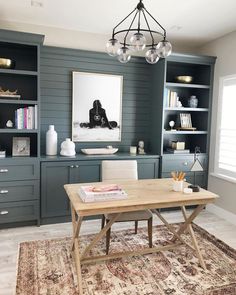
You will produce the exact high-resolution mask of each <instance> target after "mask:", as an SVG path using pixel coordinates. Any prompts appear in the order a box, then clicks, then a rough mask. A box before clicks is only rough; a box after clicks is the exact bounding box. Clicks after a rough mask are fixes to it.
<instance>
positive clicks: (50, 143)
mask: <svg viewBox="0 0 236 295" xmlns="http://www.w3.org/2000/svg"><path fill="white" fill-rule="evenodd" d="M56 154H57V132H56V131H55V129H54V125H49V129H48V131H47V133H46V155H47V156H55V155H56Z"/></svg>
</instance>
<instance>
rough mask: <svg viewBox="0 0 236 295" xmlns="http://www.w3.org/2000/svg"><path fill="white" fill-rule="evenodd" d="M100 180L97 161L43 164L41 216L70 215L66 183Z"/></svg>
mask: <svg viewBox="0 0 236 295" xmlns="http://www.w3.org/2000/svg"><path fill="white" fill-rule="evenodd" d="M99 180H100V164H99V162H97V161H92V162H86V161H66V162H64V161H63V162H62V161H58V162H44V163H42V164H41V218H50V217H59V216H68V215H69V214H70V206H69V200H68V197H67V195H66V193H65V190H64V187H63V186H64V184H67V183H82V182H96V181H99Z"/></svg>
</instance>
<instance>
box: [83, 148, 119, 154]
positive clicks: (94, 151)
mask: <svg viewBox="0 0 236 295" xmlns="http://www.w3.org/2000/svg"><path fill="white" fill-rule="evenodd" d="M117 151H118V149H117V148H111V147H109V148H97V149H81V152H82V153H84V154H86V155H110V154H114V153H116V152H117Z"/></svg>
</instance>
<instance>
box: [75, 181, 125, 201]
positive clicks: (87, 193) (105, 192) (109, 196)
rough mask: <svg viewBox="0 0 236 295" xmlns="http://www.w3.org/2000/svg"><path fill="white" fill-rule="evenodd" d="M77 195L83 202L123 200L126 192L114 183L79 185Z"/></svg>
mask: <svg viewBox="0 0 236 295" xmlns="http://www.w3.org/2000/svg"><path fill="white" fill-rule="evenodd" d="M78 193H79V196H80V198H81V200H82V201H83V202H86V203H89V202H103V201H112V200H123V199H126V198H127V194H126V192H125V191H124V190H122V189H121V188H120V187H119V186H118V185H116V184H109V185H103V186H91V185H88V186H81V187H80V189H79V192H78Z"/></svg>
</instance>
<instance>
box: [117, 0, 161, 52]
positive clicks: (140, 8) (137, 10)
mask: <svg viewBox="0 0 236 295" xmlns="http://www.w3.org/2000/svg"><path fill="white" fill-rule="evenodd" d="M142 1H143V0H140V1H139V3H138V5H137V6H136V7H135V9H134V10H132V11H131V12H130V13H129V14H128V15H127V16H126V17H125V18H124V19H122V21H120V22H119V23H118V24H117V25H116V26H115V27H114V28H113V31H112V39H111V41H113V40H116V39H115V36H117V35H119V34H121V33H126V34H125V36H124V41H123V42H120V41H119V43H120V44H121V45H123V46H124V47H126V46H132V45H131V44H128V43H127V42H126V40H127V37H128V34H129V33H130V32H138V33H140V32H146V33H149V34H150V36H151V40H152V43H151V44H146V47H155V46H156V45H157V44H158V43H159V42H157V43H155V39H154V35H159V36H162V37H163V40H162V41H164V42H165V41H166V30H165V29H164V28H163V26H162V25H161V24H160V23H159V22H158V21H157V20H156V19H155V18H154V17H153V16H152V15H151V13H150V12H149V11H148V10H147V9H146V8H145V7H144V4H143V2H142ZM145 12H146V13H147V14H148V15H149V16H150V17H151V18H152V19H153V20H154V21H155V23H156V24H157V25H158V26H159V28H160V29H161V30H162V31H163V33H162V32H159V31H154V30H151V28H150V26H149V23H148V20H147V16H146V14H145ZM133 13H134V17H133V19H132V21H131V24H130V26H129V28H128V29H123V30H120V31H115V30H116V29H117V28H118V27H119V26H120V25H121V24H122V23H123V22H124V21H125V20H127V19H128V18H129V17H130V16H131V15H132V14H133ZM141 13H142V15H143V17H144V19H145V22H146V25H147V27H148V28H147V29H142V28H141V24H140V19H141ZM137 15H138V28H136V29H134V28H132V26H133V23H134V21H135V19H136V17H137Z"/></svg>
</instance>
